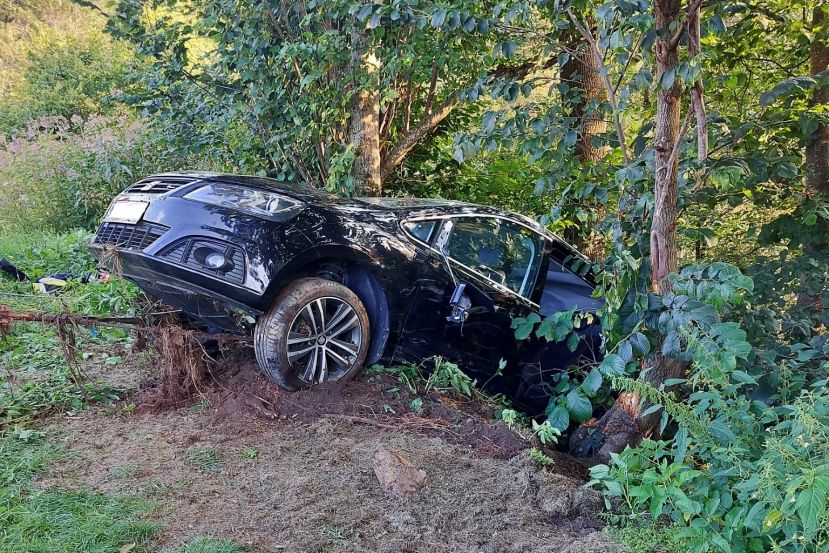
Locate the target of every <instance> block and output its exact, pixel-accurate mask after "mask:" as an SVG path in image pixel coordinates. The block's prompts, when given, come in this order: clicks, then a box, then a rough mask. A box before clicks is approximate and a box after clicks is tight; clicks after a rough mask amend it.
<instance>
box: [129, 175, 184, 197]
mask: <svg viewBox="0 0 829 553" xmlns="http://www.w3.org/2000/svg"><path fill="white" fill-rule="evenodd" d="M197 180H199V179H194V178H193V177H185V176H176V175H164V176H160V177H149V178H146V179H144V180H140V181H138V182H136V183H135V184H133V185H132V186H130V187H129V188H127V192H134V193H141V194H165V193H167V192H172V191H173V190H175V189H177V188H179V187H182V186H185V185H188V184H193V183H194V182H196V181H197Z"/></svg>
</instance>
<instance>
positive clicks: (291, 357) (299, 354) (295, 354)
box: [288, 344, 317, 362]
mask: <svg viewBox="0 0 829 553" xmlns="http://www.w3.org/2000/svg"><path fill="white" fill-rule="evenodd" d="M316 347H317V345H316V344H312V345H310V346H308V347H307V348H303V349H298V350H296V351H289V352H288V361H291V362H293V361H298V360H300V359H302V358H303V357H305V356H306V355H308V352H310V351H312V350H314V349H316Z"/></svg>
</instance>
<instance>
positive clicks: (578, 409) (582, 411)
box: [566, 388, 593, 422]
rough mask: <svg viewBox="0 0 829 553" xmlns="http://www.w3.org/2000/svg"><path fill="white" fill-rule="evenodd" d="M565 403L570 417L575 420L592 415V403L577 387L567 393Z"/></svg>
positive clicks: (581, 419)
mask: <svg viewBox="0 0 829 553" xmlns="http://www.w3.org/2000/svg"><path fill="white" fill-rule="evenodd" d="M566 404H567V412H568V413H569V414H570V418H571V419H573V420H574V421H576V422H584V421H586V420H587V419H589V418H590V417H591V416H592V415H593V405H592V404H591V403H590V400H589V399H588V398H587V396H585V395H584V394H583V393H582V392H580V391H579V389H578V388H574V389H573V390H571V391H570V393H568V394H567V400H566Z"/></svg>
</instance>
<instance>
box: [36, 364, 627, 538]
mask: <svg viewBox="0 0 829 553" xmlns="http://www.w3.org/2000/svg"><path fill="white" fill-rule="evenodd" d="M96 372H97V371H96ZM122 373H123V370H118V371H117V374H118V378H119V379H121V378H122V377H123V374H122ZM96 376H99V375H97V374H96ZM100 378H102V379H103V380H105V381H106V375H105V373H102V374H101V375H100ZM134 387H137V388H138V392H137V393H136V394H135V396H134V397H133V398H130V399H127V400H126V401H125V402H124V404H123V405H122V406H120V407H119V408H115V409H112V408H111V409H96V410H91V411H88V412H86V413H83V414H81V415H79V416H76V417H73V418H64V419H59V420H56V421H55V422H54V424H53V429H54V431H55V432H56V433H57V434H58V435H60V436H62V438H61V439H62V440H63V442H64V446H65V448H66V450H67V451H68V452H69V455H68V456H67V457H66V458H65V459H64V460H63V461H61V462H59V463H58V464H57V465H55V466H54V468H53V470H52V471H51V473H50V474H49V475H48V476H47V477H46V478H44V479H43V480H42V481H41V482H40V486H41V487H58V488H89V489H92V490H96V491H101V492H105V493H113V494H119V493H137V494H139V495H142V496H145V497H147V498H148V499H150V500H151V501H153V502H154V503H155V504H156V505H157V508H156V510H155V511H154V512H153V513H151V514H150V515H149V517H150V518H152V519H153V520H158V521H160V522H161V523H162V524H163V527H164V528H163V530H162V532H161V533H160V535H159V536H158V540H157V542H156V543H154V545H153V547H154V550H155V548H157V549H158V550H165V549H167V548H171V547H175V546H177V545H179V544H180V543H182V542H183V541H186V540H188V539H190V538H192V537H195V536H203V535H208V536H215V537H220V538H225V539H232V540H234V541H236V542H237V543H239V544H240V545H243V546H246V547H247V548H249V549H250V550H251V551H255V552H322V551H325V552H338V551H342V552H346V551H347V552H359V551H366V552H369V551H372V552H374V551H377V552H392V551H394V552H415V551H424V552H426V551H429V552H444V551H445V552H492V553H495V552H498V553H500V552H565V553H578V552H596V553H602V552H617V551H622V549H621V548H620V546H617V545H615V544H613V543H612V542H611V540H610V538H609V537H608V536H607V535H606V534H605V533H604V532H602V531H601V528H602V524H601V522H600V520H599V519H598V518H597V517H596V516H595V512H594V511H595V508H596V507H597V503H596V499H597V498H596V497H595V496H593V495H592V494H590V493H589V492H587V491H584V490H583V489H582V488H581V484H582V480H581V477H582V476H583V468H582V467H581V466H580V465H578V464H577V463H575V462H573V461H570V460H569V459H568V458H567V457H566V456H563V455H556V456H555V459H556V464H555V465H553V467H552V469H551V470H540V469H539V468H538V467H537V466H536V465H535V463H534V462H533V461H532V460H531V459H530V456H529V453H528V451H527V449H528V448H529V447H530V446H531V444H530V443H529V442H527V441H526V440H525V439H523V438H522V437H521V436H519V435H518V434H516V433H515V432H513V431H512V430H510V429H508V428H506V427H505V426H503V425H502V424H501V423H492V416H493V413H492V411H493V407H492V406H491V405H488V404H485V403H482V402H480V401H471V400H468V399H463V398H459V397H452V396H451V395H449V396H440V395H437V394H428V395H424V394H421V398H422V399H423V408H422V409H421V410H419V411H417V412H416V411H413V410H412V409H411V400H412V399H414V398H415V397H416V396H415V395H413V394H411V393H409V392H408V391H406V390H403V389H401V386H400V383H399V382H397V380H396V379H395V378H394V377H393V376H390V375H388V374H385V373H382V374H381V373H372V372H371V371H367V372H365V373H363V375H361V376H360V377H358V379H357V380H355V381H354V382H351V383H347V384H335V385H329V386H321V387H319V388H317V389H312V390H307V391H302V392H298V393H293V394H292V393H287V392H284V391H282V390H280V389H279V388H277V387H275V386H273V385H271V384H270V383H268V382H267V381H266V380H265V379H264V378H262V376H261V375H260V374H259V372H258V370H257V369H256V366H255V363H254V362H253V360H252V359H250V358H249V356H248V355H247V354H246V353H244V352H242V353H240V354H237V355H235V356H233V357H231V358H229V359H226V360H225V361H223V362H222V363H221V364H220V367H219V368H218V369H216V370H213V371H212V373H211V382H210V383H208V384H207V385H205V386H204V389H202V390H201V393H202V395H201V396H200V397H198V398H196V399H195V400H191V401H189V402H187V403H186V404H182V405H179V406H174V407H171V408H165V409H160V408H159V407H158V406H157V405H152V406H151V407H141V398H142V397H157V395H155V396H154V395H153V382H152V381H149V382H144V383H143V384H139V383H138V382H135V383H134ZM136 403H137V404H138V405H139V407H138V409H137V410H136V411H134V412H132V409H131V408H125V406H126V405H130V404H136ZM381 447H383V448H387V449H390V450H392V451H394V452H397V453H399V454H401V455H402V456H403V457H405V458H406V459H407V460H408V461H410V462H411V463H412V464H414V465H415V466H416V467H418V468H422V469H424V470H425V471H426V473H427V475H428V483H427V485H426V486H425V488H423V489H421V490H420V491H418V492H416V493H414V494H413V495H411V496H409V497H407V498H405V499H397V498H391V497H387V496H385V495H384V494H383V492H382V491H381V489H380V486H379V484H378V482H377V478H376V476H375V474H374V472H373V469H372V458H373V456H374V453H375V452H376V451H377V450H378V449H379V448H381ZM562 473H563V474H562Z"/></svg>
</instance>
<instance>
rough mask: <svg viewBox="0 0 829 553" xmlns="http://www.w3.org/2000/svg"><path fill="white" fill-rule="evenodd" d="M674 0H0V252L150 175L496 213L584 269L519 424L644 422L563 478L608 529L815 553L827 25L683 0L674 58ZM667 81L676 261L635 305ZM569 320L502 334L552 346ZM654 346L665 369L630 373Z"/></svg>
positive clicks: (824, 538) (827, 489)
mask: <svg viewBox="0 0 829 553" xmlns="http://www.w3.org/2000/svg"><path fill="white" fill-rule="evenodd" d="M689 4H690V5H689ZM693 4H695V2H693V0H692V2H690V3H680V2H676V1H674V0H654V2H652V3H649V2H648V1H647V0H635V1H631V0H614V1H610V2H593V1H588V0H579V1H575V2H571V1H568V2H561V1H558V0H556V1H548V2H547V1H510V0H505V1H502V2H495V1H488V2H466V1H462V0H451V1H449V0H446V1H437V2H434V1H421V0H390V1H386V2H377V3H369V2H359V1H348V0H336V1H334V2H324V3H323V2H317V1H314V0H309V1H306V2H291V3H279V2H253V1H248V0H210V1H188V0H164V1H161V0H149V1H145V2H139V1H137V0H121V1H119V2H117V3H115V5H114V6H112V7H104V6H95V5H94V4H91V3H89V2H86V1H83V2H78V4H66V3H65V2H60V1H59V0H26V1H25V2H12V1H11V0H3V1H2V3H0V8H2V9H0V44H2V46H0V98H2V101H0V233H2V234H3V235H4V244H5V254H6V255H8V256H9V257H14V255H15V247H14V246H12V244H13V243H14V242H16V240H15V239H12V238H9V237H13V236H16V235H18V234H19V233H22V232H29V231H31V230H33V229H35V230H37V231H38V232H43V231H44V230H47V231H52V232H65V231H68V230H70V229H76V228H81V229H92V228H94V226H95V224H96V223H97V221H98V219H99V217H100V215H101V213H102V211H103V209H105V207H106V206H107V204H108V202H109V199H110V198H111V197H112V196H113V195H114V194H115V193H116V192H118V191H119V190H121V189H123V188H124V187H125V186H126V185H128V184H129V183H131V182H133V181H134V180H136V179H138V178H139V177H141V176H143V175H146V174H148V173H153V172H159V171H162V170H170V169H180V168H193V169H213V170H223V171H238V172H244V173H256V174H266V175H270V176H274V177H278V178H281V179H286V180H294V179H295V180H303V181H307V182H310V183H311V184H314V185H316V186H321V187H328V188H330V189H332V190H335V191H338V192H342V193H346V194H349V193H353V192H354V191H355V189H356V190H362V191H365V190H369V191H371V192H382V193H384V194H390V195H414V196H436V197H445V198H451V199H459V200H466V201H472V202H476V203H485V204H492V205H498V206H502V207H505V208H508V209H512V210H515V211H519V212H522V213H524V214H527V215H529V216H531V217H535V218H537V219H538V220H539V221H540V222H541V223H542V224H544V225H547V226H548V227H549V228H551V229H552V230H554V231H556V232H559V233H561V234H562V235H564V236H565V237H566V238H568V239H569V240H571V241H572V242H574V243H576V244H577V245H578V246H579V247H580V248H582V249H583V250H584V251H585V252H587V253H588V254H589V255H590V257H591V260H590V263H585V262H583V261H578V262H577V263H578V265H577V266H576V267H575V269H576V270H587V269H588V268H591V269H592V270H593V271H594V272H596V273H597V274H598V276H599V281H600V283H601V286H600V293H601V294H602V295H603V296H604V298H605V301H606V307H605V309H604V311H603V313H602V321H603V325H604V331H605V336H606V357H605V359H604V361H602V362H601V364H599V365H596V366H591V365H587V366H579V367H572V368H571V370H570V371H568V372H566V373H564V374H562V375H561V376H560V377H559V380H558V381H557V382H556V383H555V387H556V396H555V397H554V399H553V401H552V402H551V404H550V407H549V409H548V415H549V419H548V421H547V422H548V423H549V424H550V425H551V426H554V427H556V428H558V429H559V430H561V431H567V430H568V429H569V431H570V432H573V431H574V430H575V429H576V428H577V427H578V425H579V423H582V422H584V421H587V420H590V419H591V418H593V417H595V418H601V417H602V416H603V415H606V413H608V412H610V411H612V409H611V405H612V404H613V400H614V398H615V397H617V396H618V394H619V393H620V392H625V393H630V394H635V396H636V397H638V398H639V399H640V401H641V403H642V411H643V413H644V414H645V415H647V416H651V417H654V416H655V417H656V425H655V426H656V429H657V430H656V431H655V432H651V433H649V434H648V435H647V436H639V439H637V440H633V441H632V442H631V444H630V445H631V446H632V447H630V448H628V449H626V450H624V451H623V452H621V453H613V454H612V455H611V456H608V457H607V458H606V462H605V464H600V465H598V466H596V467H595V468H594V470H593V477H594V482H593V485H595V486H596V487H597V488H599V489H601V490H602V491H603V492H604V493H605V495H606V497H607V498H608V506H609V508H610V507H611V506H612V512H613V513H614V514H613V517H614V518H613V520H614V521H615V522H616V523H618V524H622V525H624V524H641V523H644V522H646V521H652V522H653V521H660V520H670V521H671V523H672V524H674V525H676V526H677V528H679V529H680V530H679V531H681V536H683V537H684V538H687V541H688V543H691V544H692V546H693V547H694V548H695V549H696V550H700V551H704V550H724V551H770V550H776V551H792V552H795V551H798V552H799V551H826V550H827V547H829V530H827V529H829V509H827V502H828V501H829V453H827V452H829V393H828V392H827V390H826V385H827V378H828V377H829V341H827V335H826V329H827V324H829V302H827V301H826V294H827V290H829V259H828V257H829V197H827V193H829V192H827V189H829V182H825V180H824V178H825V176H826V175H827V174H829V173H827V171H826V169H825V168H824V169H820V167H818V172H817V173H816V172H815V171H816V170H815V167H816V166H815V165H814V164H815V163H817V164H818V165H820V164H821V163H825V164H829V160H827V159H823V160H821V159H820V158H819V156H818V157H817V158H816V157H815V154H814V152H815V150H814V144H815V141H816V140H817V138H819V137H820V136H821V134H820V133H824V135H825V133H826V130H825V129H826V125H829V105H827V101H826V93H825V92H823V91H825V90H827V89H829V73H827V67H826V64H827V63H829V62H827V60H826V56H827V54H826V53H825V52H826V51H827V48H829V46H827V43H828V42H829V13H828V12H829V10H827V8H826V7H825V6H820V5H819V2H817V1H816V0H792V1H789V0H734V1H731V0H728V1H726V0H723V1H710V2H703V3H701V4H702V5H701V11H700V16H699V28H700V30H699V37H700V38H699V46H698V47H695V46H694V44H693V40H692V36H693V32H692V31H693V29H692V27H693V24H692V22H691V20H692V19H693V13H694V10H693V9H692V7H693ZM671 5H673V7H674V8H675V9H676V10H677V15H676V19H675V21H674V23H672V24H671V25H669V26H668V27H667V29H666V28H661V27H658V25H657V22H656V18H655V14H657V12H658V11H659V10H663V9H665V8H666V7H667V8H670V7H671ZM696 6H697V8H698V9H699V8H700V3H696ZM686 8H687V12H686V11H685V10H686ZM660 13H661V12H660ZM683 29H685V31H686V32H682V31H683ZM669 34H670V35H674V34H675V36H676V37H677V39H676V41H675V43H674V44H673V46H674V48H675V49H676V52H677V56H676V60H675V63H674V64H673V65H672V66H671V67H670V68H668V69H667V70H666V69H664V68H661V69H660V67H661V66H660V64H661V63H662V62H661V61H660V58H659V56H658V52H657V51H658V50H659V49H660V48H661V46H659V44H660V43H664V42H665V41H666V40H668V41H670V39H671V36H668V35H669ZM660 41H662V42H660ZM594 52H595V53H598V56H594V55H593V54H594ZM821 56H823V57H821ZM694 90H697V91H704V93H703V94H704V103H705V112H704V117H703V118H702V121H700V120H699V119H698V118H697V112H695V111H694V109H693V101H694V97H693V94H694V92H693V91H694ZM671 91H675V92H676V98H677V100H676V101H677V102H678V103H679V106H680V113H681V115H680V117H679V119H678V120H676V121H675V122H674V123H675V126H676V127H677V130H678V131H679V132H678V139H677V140H676V142H675V143H672V144H669V145H668V147H667V154H669V157H670V158H671V159H670V161H673V162H677V163H678V171H677V177H676V182H675V187H676V198H675V202H674V206H673V208H675V216H676V218H677V221H676V225H675V227H674V229H675V230H676V232H677V236H678V243H677V247H676V251H675V253H676V255H677V257H678V261H677V263H676V270H675V271H674V273H673V274H672V275H671V277H670V289H667V288H665V287H663V288H662V289H654V287H653V285H652V282H651V264H652V253H653V252H652V251H651V247H652V246H651V244H652V242H651V239H652V222H653V217H654V214H655V213H658V212H659V210H661V209H664V206H662V205H657V201H656V200H657V197H658V194H657V193H656V192H657V190H656V187H655V184H654V183H655V182H658V180H659V178H661V177H660V175H659V174H658V171H657V167H658V164H659V161H658V159H659V156H660V155H664V154H665V153H666V151H665V148H666V147H665V146H664V145H662V144H658V143H656V140H655V139H656V138H657V134H658V125H659V122H660V119H659V117H658V111H659V110H660V109H662V108H660V107H659V106H660V105H664V104H660V102H661V101H662V100H661V99H660V98H663V97H664V95H665V94H667V93H669V92H671ZM358 115H359V117H358ZM366 121H368V122H369V123H371V124H373V125H374V127H375V132H374V133H373V134H374V135H375V136H373V137H372V136H368V137H367V135H366V130H365V129H366V126H365V125H362V126H361V125H360V124H357V123H359V122H363V123H365V122H366ZM372 122H373V123H372ZM816 137H817V138H816ZM372 140H373V141H375V142H376V148H375V149H376V152H375V154H376V155H375V158H376V159H374V160H373V161H371V160H370V161H371V163H369V172H368V173H365V172H359V171H356V170H355V167H357V168H361V167H362V166H361V164H362V163H363V162H364V161H365V158H366V156H367V151H368V149H369V147H370V146H371V144H374V142H372ZM706 141H707V149H705V152H704V153H705V155H701V153H700V152H701V151H702V149H701V147H700V146H701V143H702V142H706ZM810 148H812V149H811V150H810ZM369 153H371V152H369ZM368 157H371V156H368ZM815 159H817V161H815ZM372 164H374V166H375V167H374V169H373V171H374V173H372V168H371V167H372ZM362 170H363V169H362V168H361V169H360V171H362ZM820 171H823V172H820ZM366 174H373V175H374V176H373V177H371V178H374V179H375V180H376V182H375V183H374V185H372V187H365V186H364V181H363V178H364V176H365V175H366ZM816 174H817V175H818V176H817V177H816V176H815V175H816ZM821 175H823V177H821ZM30 243H31V241H27V242H26V244H30ZM26 248H30V246H26ZM19 252H20V258H21V259H22V258H26V259H29V260H31V259H32V258H33V256H31V255H28V254H27V255H23V247H21V248H20V249H19ZM34 257H36V256H34ZM590 264H592V267H589V265H590ZM578 316H579V314H577V313H569V314H564V315H559V316H556V317H554V318H550V319H547V320H541V318H540V317H531V318H530V319H527V320H521V321H516V322H515V329H516V333H517V337H518V338H519V339H521V338H526V337H527V336H528V335H529V334H530V333H532V332H535V333H537V334H538V336H540V337H545V338H547V339H550V340H567V339H568V338H569V337H570V336H571V331H572V329H573V325H574V318H577V317H578ZM665 359H669V360H675V361H676V362H677V363H679V364H681V365H682V366H683V367H684V372H683V374H682V375H681V377H679V378H671V379H668V380H663V381H660V382H657V383H654V382H653V381H652V380H649V379H648V378H647V375H648V372H649V371H650V370H651V368H652V367H655V366H657V365H659V364H660V363H664V360H665ZM642 375H644V376H645V378H644V379H642V378H639V377H640V376H642ZM609 410H610V411H609ZM594 453H595V452H594Z"/></svg>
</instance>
